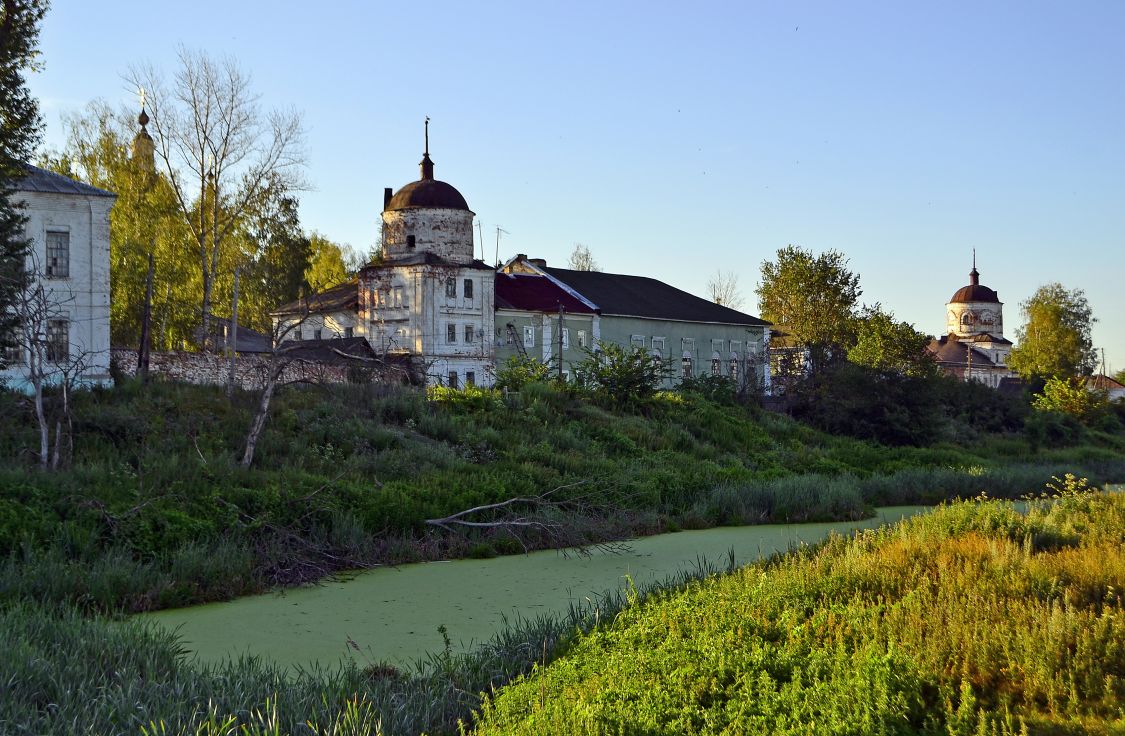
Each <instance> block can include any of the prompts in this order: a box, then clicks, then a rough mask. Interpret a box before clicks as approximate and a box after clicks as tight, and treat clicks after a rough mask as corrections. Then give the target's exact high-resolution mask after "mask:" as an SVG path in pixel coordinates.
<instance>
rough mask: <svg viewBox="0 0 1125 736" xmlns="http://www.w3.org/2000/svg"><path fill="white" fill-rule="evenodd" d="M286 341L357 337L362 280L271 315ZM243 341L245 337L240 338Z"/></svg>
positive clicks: (303, 300)
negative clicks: (360, 282)
mask: <svg viewBox="0 0 1125 736" xmlns="http://www.w3.org/2000/svg"><path fill="white" fill-rule="evenodd" d="M270 316H271V317H273V321H274V324H275V325H276V327H275V331H276V332H277V334H278V335H279V336H281V338H282V339H284V340H332V339H336V338H350V337H355V336H356V334H357V331H356V324H357V323H358V321H359V280H358V279H349V280H348V281H346V282H344V283H342V284H340V285H339V286H334V287H332V288H330V289H325V290H324V291H321V292H318V293H316V294H312V295H310V296H307V297H301V298H300V299H297V300H296V301H292V302H289V303H288V304H283V305H281V306H280V307H278V308H276V309H275V310H273V311H272V312H271V313H270ZM239 340H240V341H241V335H239Z"/></svg>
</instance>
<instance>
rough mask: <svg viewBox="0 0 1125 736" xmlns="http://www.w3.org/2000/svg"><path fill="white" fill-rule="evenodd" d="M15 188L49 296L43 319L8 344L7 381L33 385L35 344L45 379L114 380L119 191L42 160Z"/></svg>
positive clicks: (34, 268)
mask: <svg viewBox="0 0 1125 736" xmlns="http://www.w3.org/2000/svg"><path fill="white" fill-rule="evenodd" d="M25 168H26V170H27V175H26V176H25V177H24V178H23V179H21V180H20V181H19V182H17V183H16V186H15V189H14V191H12V192H11V194H10V195H9V196H10V197H11V198H12V199H14V200H16V201H20V202H22V203H23V205H24V215H25V216H26V217H27V223H26V224H25V226H24V232H25V234H26V236H27V238H28V239H29V240H30V241H31V252H30V255H29V256H28V261H27V265H28V271H29V273H30V274H31V275H32V278H33V279H34V280H35V281H36V282H37V285H38V286H41V287H42V288H43V293H44V295H45V301H46V304H45V313H43V314H42V318H41V319H40V320H38V322H40V324H35V325H31V326H30V329H31V330H32V331H33V332H34V334H33V335H30V336H29V335H28V328H26V327H25V328H24V329H21V330H19V331H18V332H17V334H16V335H15V338H16V339H15V343H16V344H15V345H14V346H12V347H9V348H5V349H4V356H3V357H4V361H2V363H3V364H7V368H5V369H2V370H0V382H3V383H6V384H8V385H10V386H13V387H15V388H18V389H26V388H27V387H28V385H29V373H28V371H29V365H30V364H29V357H30V356H31V354H32V351H35V353H36V354H41V356H42V358H43V360H44V363H43V365H44V368H45V376H44V377H45V378H46V379H47V380H48V381H53V380H58V379H59V378H61V376H62V374H63V373H64V372H65V373H66V374H68V375H70V376H71V377H73V376H74V373H75V371H77V372H78V375H77V380H78V382H79V383H82V384H98V383H106V382H108V381H109V359H110V352H109V211H110V209H112V208H113V203H114V201H115V200H116V198H117V195H116V194H114V193H113V192H107V191H105V190H104V189H98V188H97V187H93V186H90V185H88V184H83V183H82V182H79V181H75V180H73V179H70V178H68V177H65V176H62V175H60V174H56V173H54V172H52V171H47V170H46V169H41V168H39V167H37V166H31V165H25Z"/></svg>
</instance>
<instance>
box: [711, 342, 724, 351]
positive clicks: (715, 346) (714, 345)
mask: <svg viewBox="0 0 1125 736" xmlns="http://www.w3.org/2000/svg"><path fill="white" fill-rule="evenodd" d="M724 342H725V341H724V340H712V341H711V352H712V353H721V352H723V343H724Z"/></svg>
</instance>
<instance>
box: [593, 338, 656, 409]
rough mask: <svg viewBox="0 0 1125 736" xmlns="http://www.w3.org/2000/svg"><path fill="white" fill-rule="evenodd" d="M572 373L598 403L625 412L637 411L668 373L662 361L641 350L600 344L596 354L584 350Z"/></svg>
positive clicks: (612, 344)
mask: <svg viewBox="0 0 1125 736" xmlns="http://www.w3.org/2000/svg"><path fill="white" fill-rule="evenodd" d="M574 372H575V377H576V382H577V383H578V384H579V385H582V386H584V387H586V388H587V389H589V390H590V391H592V392H593V394H594V396H595V398H597V399H598V400H599V401H601V402H602V403H604V404H606V405H608V406H612V407H618V408H626V409H636V408H639V407H640V405H641V404H643V403H644V402H645V401H646V400H647V399H650V398H652V396H653V395H655V394H656V392H657V390H658V389H659V388H660V386H661V384H663V383H664V381H665V380H666V379H667V378H668V375H669V373H670V371H669V368H668V366H667V365H666V364H665V363H664V361H662V360H661V359H660V358H659V357H657V356H655V355H653V354H652V353H650V352H648V351H647V350H644V349H643V348H639V347H635V346H634V347H629V348H626V347H622V346H621V345H618V344H617V343H612V342H601V341H599V342H598V350H597V352H595V351H592V350H587V351H586V359H585V360H583V361H582V362H581V363H579V364H578V365H576V366H575V367H574Z"/></svg>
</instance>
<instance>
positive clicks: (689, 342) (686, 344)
mask: <svg viewBox="0 0 1125 736" xmlns="http://www.w3.org/2000/svg"><path fill="white" fill-rule="evenodd" d="M680 346H681V347H680V349H681V350H683V351H684V352H685V353H694V352H695V338H694V337H685V338H684V339H683V340H681V341H680Z"/></svg>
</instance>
